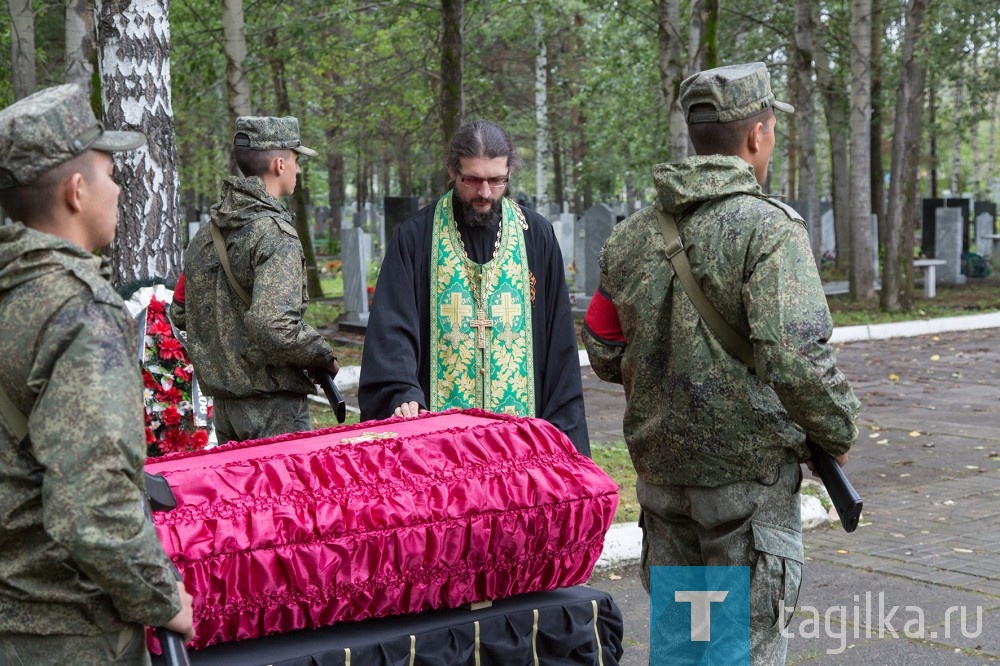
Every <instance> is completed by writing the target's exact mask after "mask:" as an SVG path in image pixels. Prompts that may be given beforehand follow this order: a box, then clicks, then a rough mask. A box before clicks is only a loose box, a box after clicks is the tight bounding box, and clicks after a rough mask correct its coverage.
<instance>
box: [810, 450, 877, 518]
mask: <svg viewBox="0 0 1000 666" xmlns="http://www.w3.org/2000/svg"><path fill="white" fill-rule="evenodd" d="M806 446H807V447H808V448H809V456H810V458H811V459H812V463H813V469H815V470H816V473H817V474H819V478H820V480H821V481H822V482H823V485H824V486H826V491H827V492H828V493H829V494H830V500H831V501H832V502H833V506H834V507H835V508H836V509H837V515H838V516H840V524H841V525H843V526H844V531H845V532H853V531H854V530H855V529H857V527H858V520H859V519H860V518H861V508H862V506H863V505H864V502H863V501H862V500H861V496H860V495H858V491H856V490H855V489H854V486H852V485H851V481H850V479H848V478H847V475H846V474H844V470H842V469H841V468H840V465H838V464H837V461H836V460H834V459H833V456H831V455H830V454H829V453H827V452H826V451H824V450H823V449H821V448H820V447H819V445H818V444H816V443H815V442H813V441H811V440H809V439H806Z"/></svg>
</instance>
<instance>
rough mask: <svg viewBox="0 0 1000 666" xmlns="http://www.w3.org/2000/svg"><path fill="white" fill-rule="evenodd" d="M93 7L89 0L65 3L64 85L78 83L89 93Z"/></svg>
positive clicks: (92, 53) (71, 0) (93, 36)
mask: <svg viewBox="0 0 1000 666" xmlns="http://www.w3.org/2000/svg"><path fill="white" fill-rule="evenodd" d="M95 37H96V34H95V32H94V5H93V3H92V2H90V0H68V2H67V3H66V83H78V84H80V85H81V86H83V87H84V89H85V90H86V91H87V93H88V94H89V93H90V82H91V79H92V78H93V76H94V66H93V64H91V63H92V59H93V56H94V40H95Z"/></svg>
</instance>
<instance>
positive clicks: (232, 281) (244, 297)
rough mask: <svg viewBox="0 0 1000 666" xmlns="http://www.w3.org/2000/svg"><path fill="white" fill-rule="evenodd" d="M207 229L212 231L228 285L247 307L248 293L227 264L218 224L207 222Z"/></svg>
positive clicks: (223, 242) (249, 300)
mask: <svg viewBox="0 0 1000 666" xmlns="http://www.w3.org/2000/svg"><path fill="white" fill-rule="evenodd" d="M208 227H209V230H210V231H211V232H212V241H213V242H214V243H215V251H216V252H217V253H218V255H219V261H220V262H222V270H224V271H225V272H226V279H227V280H229V286H230V287H232V288H233V291H235V292H236V295H237V296H239V297H240V300H242V301H243V303H244V304H245V305H246V306H247V307H248V308H249V307H250V303H251V302H252V299H251V298H250V294H248V293H247V292H246V289H244V288H243V287H241V286H240V284H239V283H238V282H237V281H236V278H235V277H233V269H232V267H231V266H230V265H229V254H228V253H227V252H226V241H224V240H222V232H221V231H220V230H219V227H218V225H216V224H215V222H209V223H208Z"/></svg>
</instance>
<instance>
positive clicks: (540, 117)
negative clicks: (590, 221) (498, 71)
mask: <svg viewBox="0 0 1000 666" xmlns="http://www.w3.org/2000/svg"><path fill="white" fill-rule="evenodd" d="M535 40H536V43H537V45H538V52H537V54H536V55H535V209H536V210H537V211H538V212H540V213H541V214H542V215H546V216H547V214H548V210H547V209H546V206H547V204H548V202H549V187H548V185H549V174H548V162H549V106H548V100H547V96H546V93H547V78H546V68H547V66H548V65H547V61H548V54H547V52H546V49H545V27H544V26H543V25H542V17H541V16H539V15H538V14H536V15H535Z"/></svg>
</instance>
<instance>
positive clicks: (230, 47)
mask: <svg viewBox="0 0 1000 666" xmlns="http://www.w3.org/2000/svg"><path fill="white" fill-rule="evenodd" d="M222 32H223V38H224V40H225V49H224V50H225V52H226V84H227V90H228V93H229V95H228V102H229V116H230V118H229V120H230V121H231V122H230V123H229V126H230V127H235V126H236V118H237V117H239V116H249V115H251V111H250V108H251V105H250V81H249V79H248V78H247V69H246V59H247V40H246V34H245V33H244V30H243V0H223V2H222Z"/></svg>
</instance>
